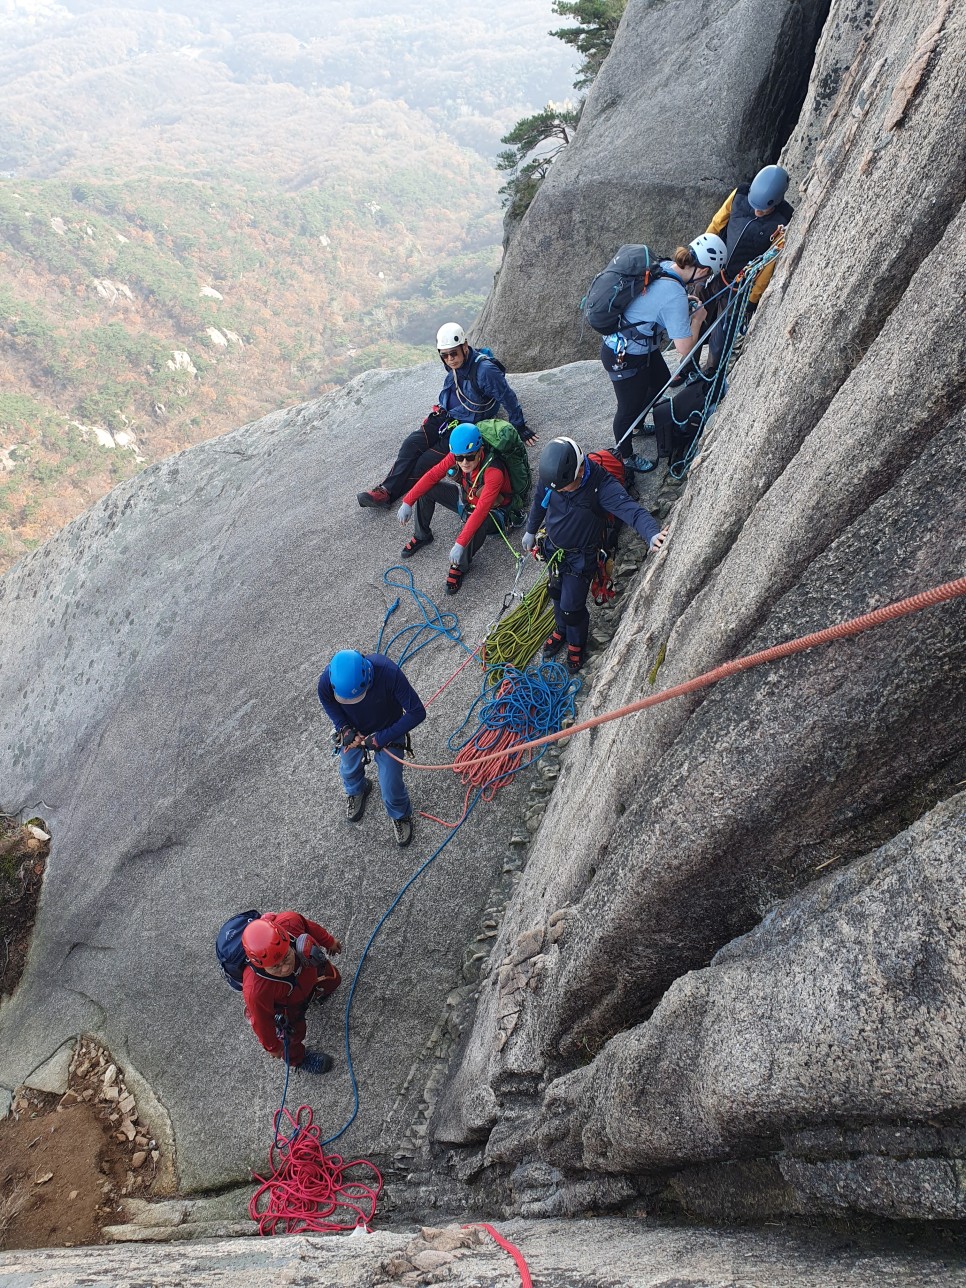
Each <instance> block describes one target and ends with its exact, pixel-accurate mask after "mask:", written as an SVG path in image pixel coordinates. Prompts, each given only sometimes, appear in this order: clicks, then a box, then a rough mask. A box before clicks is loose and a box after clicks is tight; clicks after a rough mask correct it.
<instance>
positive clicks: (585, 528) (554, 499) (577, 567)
mask: <svg viewBox="0 0 966 1288" xmlns="http://www.w3.org/2000/svg"><path fill="white" fill-rule="evenodd" d="M607 514H613V515H614V516H615V517H616V518H618V519H621V520H622V521H623V522H624V523H626V524H628V526H629V527H632V528H633V529H634V531H635V532H636V533H637V535H638V536H639V537H640V538H641V540H642V541H646V542H647V543H648V544H650V543H651V541H652V540H653V539H654V538H655V537H656V536H657V534H658V533H659V532H660V531H661V529H660V527H659V526H658V524H657V523H656V522H655V520H654V519H653V518H652V517H651V515H650V514H648V512H647V510H645V509H643V507H641V506H639V505H638V504H637V502H636V501H635V500H634V498H633V497H632V496H629V495H628V493H627V492H626V491H625V490H624V488H622V487H621V485H620V484H619V483H618V482H617V480H616V479H615V478H614V477H613V476H612V475H610V474H608V473H607V471H606V470H605V469H604V467H603V466H602V465H596V464H595V463H594V462H593V461H590V460H587V459H586V458H585V459H584V477H583V482H582V483H581V485H580V487H579V488H577V490H576V492H555V491H554V490H553V489H552V488H547V489H546V491H544V490H543V489H541V488H538V489H537V491H536V494H535V495H534V498H533V504H532V505H531V506H530V517H529V518H528V519H527V532H539V530H540V528H541V526H542V527H544V528H545V529H546V533H547V544H546V549H547V552H548V553H549V554H552V553H553V552H554V550H563V551H565V558H564V565H563V566H564V570H565V571H566V572H570V573H572V574H573V575H574V576H579V575H580V574H581V573H584V572H586V573H590V572H591V571H592V570H593V568H594V567H595V565H596V563H597V551H598V550H599V548H600V544H601V541H602V539H603V534H604V527H605V525H606V522H607V521H606V518H605V515H607Z"/></svg>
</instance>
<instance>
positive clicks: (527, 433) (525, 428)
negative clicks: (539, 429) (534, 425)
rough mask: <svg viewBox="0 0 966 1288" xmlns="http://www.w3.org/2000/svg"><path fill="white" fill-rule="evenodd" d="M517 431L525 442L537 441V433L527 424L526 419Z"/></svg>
mask: <svg viewBox="0 0 966 1288" xmlns="http://www.w3.org/2000/svg"><path fill="white" fill-rule="evenodd" d="M517 433H518V434H519V435H520V437H521V439H522V440H523V441H524V442H525V443H535V442H536V440H537V436H536V434H535V433H534V432H533V430H532V429H531V428H530V426H529V425H528V424H527V422H526V421H524V422H523V424H522V425H521V426H520V428H519V429H518V430H517Z"/></svg>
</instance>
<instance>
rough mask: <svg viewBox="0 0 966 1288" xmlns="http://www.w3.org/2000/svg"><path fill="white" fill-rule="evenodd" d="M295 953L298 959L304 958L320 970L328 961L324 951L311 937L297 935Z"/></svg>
mask: <svg viewBox="0 0 966 1288" xmlns="http://www.w3.org/2000/svg"><path fill="white" fill-rule="evenodd" d="M295 951H296V952H297V953H298V955H299V956H300V957H304V958H305V959H306V960H307V961H310V962H311V963H312V965H313V966H317V967H318V968H319V969H320V970H321V969H322V967H323V966H324V965H325V963H326V962H327V961H328V958H327V957H326V955H325V949H324V948H322V947H321V946H320V945H319V944H317V943H316V942H315V940H314V939H313V938H312V936H311V935H299V937H298V939H296V941H295Z"/></svg>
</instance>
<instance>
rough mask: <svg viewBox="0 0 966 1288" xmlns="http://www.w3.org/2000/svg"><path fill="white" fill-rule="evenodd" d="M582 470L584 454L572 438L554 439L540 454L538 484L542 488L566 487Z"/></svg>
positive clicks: (555, 488)
mask: <svg viewBox="0 0 966 1288" xmlns="http://www.w3.org/2000/svg"><path fill="white" fill-rule="evenodd" d="M583 468H584V454H583V452H582V451H581V450H580V448H579V447H578V446H577V444H576V443H575V442H574V440H573V439H572V438H555V439H553V440H552V441H551V442H549V443H548V444H547V446H546V447H545V448H544V449H543V451H542V452H541V453H540V482H541V483H542V484H543V486H544V487H550V488H553V489H554V491H556V490H557V488H561V487H566V486H567V484H568V483H573V481H574V480H575V479H576V478H577V477H578V476H579V474H580V472H581V470H582V469H583Z"/></svg>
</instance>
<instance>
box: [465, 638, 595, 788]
mask: <svg viewBox="0 0 966 1288" xmlns="http://www.w3.org/2000/svg"><path fill="white" fill-rule="evenodd" d="M582 684H583V682H582V681H581V679H580V677H579V676H573V675H571V674H570V673H569V672H568V671H567V670H566V669H565V668H564V667H563V666H561V665H560V663H559V662H540V663H539V664H538V665H536V666H528V667H526V669H525V670H520V669H519V668H518V667H515V666H506V665H502V664H501V665H500V666H491V667H488V668H487V671H486V675H485V676H484V678H483V688H482V690H481V692H480V693H479V694H478V696H477V697H476V699H475V701H474V702H473V705H472V706H471V707H470V709H469V711H468V712H467V713H466V718H465V719H464V720H463V722H462V723H461V724H460V725H459V727H458V728H457V729H455V730H454V732H453V733H451V734H450V736H449V738H448V739H447V743H446V745H447V746H448V747H449V749H450V751H452V752H458V751H461V750H462V749H463V748H464V747H466V746H468V745H469V744H470V743H471V742H472V741H473V740H474V739H475V738H478V737H479V735H480V733H481V732H483V731H484V730H488V729H496V730H501V729H510V730H511V731H512V732H513V733H515V734H516V735H517V738H518V740H519V741H520V742H529V741H530V740H531V739H532V738H541V737H543V735H544V734H547V733H556V731H557V730H558V729H560V728H562V727H563V722H564V720H566V719H567V717H568V716H573V715H575V714H576V706H575V699H576V697H577V694H578V693H579V692H580V689H581V687H582ZM504 685H506V686H507V687H506V688H505V690H504V691H503V692H501V690H502V689H504ZM474 717H475V720H476V728H474V730H473V732H472V733H471V734H470V735H469V736H468V737H466V738H464V739H463V740H462V741H460V735H461V734H462V733H463V731H464V730H465V729H466V727H467V725H468V724H469V723H470V722H471V721H472V720H473V719H474ZM546 750H547V748H546V747H541V749H540V751H539V753H538V754H537V755H536V756H534V758H533V761H527V764H533V763H534V761H537V760H539V759H540V757H541V756H542V755H543V754H544V752H545V751H546ZM522 767H523V766H521V767H520V768H522Z"/></svg>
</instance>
